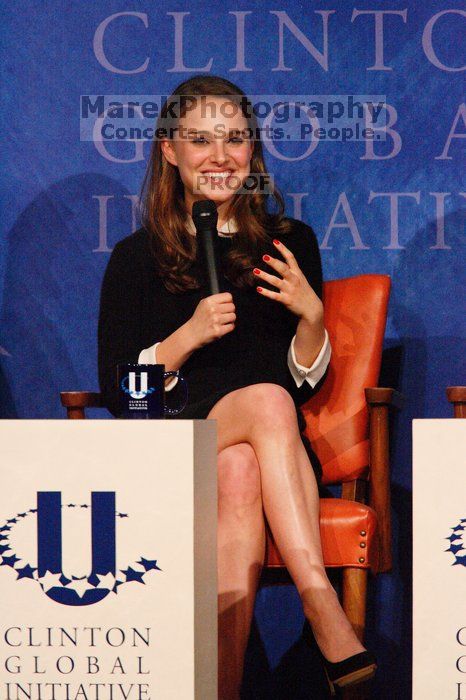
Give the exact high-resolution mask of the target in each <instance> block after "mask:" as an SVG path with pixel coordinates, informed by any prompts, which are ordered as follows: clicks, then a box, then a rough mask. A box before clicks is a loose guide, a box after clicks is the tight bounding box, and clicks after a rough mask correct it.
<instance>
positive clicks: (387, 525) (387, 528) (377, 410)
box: [364, 387, 404, 572]
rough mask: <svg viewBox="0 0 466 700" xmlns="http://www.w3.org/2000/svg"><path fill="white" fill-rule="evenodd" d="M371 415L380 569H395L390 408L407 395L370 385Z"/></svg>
mask: <svg viewBox="0 0 466 700" xmlns="http://www.w3.org/2000/svg"><path fill="white" fill-rule="evenodd" d="M364 392H365V395H366V401H367V403H368V406H369V414H370V423H369V425H370V428H369V436H370V501H369V503H370V505H371V507H372V508H373V509H374V510H375V512H376V513H377V530H378V536H379V547H380V551H379V562H378V567H377V570H378V571H380V572H382V571H390V569H391V568H392V543H391V539H392V535H391V511H390V456H389V449H388V446H389V436H388V428H389V426H388V411H389V408H390V407H392V406H393V407H394V408H397V409H400V408H401V407H402V405H403V401H404V397H403V395H402V394H400V393H399V392H398V391H396V389H391V388H389V387H369V388H367V389H365V390H364Z"/></svg>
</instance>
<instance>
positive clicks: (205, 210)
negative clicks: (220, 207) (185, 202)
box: [192, 199, 218, 230]
mask: <svg viewBox="0 0 466 700" xmlns="http://www.w3.org/2000/svg"><path fill="white" fill-rule="evenodd" d="M192 217H193V221H194V225H195V227H196V229H197V230H203V229H212V228H214V229H216V228H217V221H218V213H217V207H216V206H215V202H213V201H212V200H211V199H202V200H201V201H197V202H194V204H193V210H192Z"/></svg>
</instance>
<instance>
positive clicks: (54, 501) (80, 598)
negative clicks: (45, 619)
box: [37, 491, 116, 605]
mask: <svg viewBox="0 0 466 700" xmlns="http://www.w3.org/2000/svg"><path fill="white" fill-rule="evenodd" d="M91 508H92V512H91V518H92V530H91V531H92V543H91V546H92V572H91V574H90V576H88V577H85V582H84V585H85V587H86V588H87V590H85V592H81V594H79V593H78V592H77V591H76V590H73V589H72V588H69V587H67V583H71V584H72V583H73V582H72V581H71V580H70V579H66V577H65V576H64V574H63V571H62V515H61V511H62V504H61V493H60V492H59V491H39V492H38V494H37V548H38V553H37V554H38V556H37V561H38V565H37V566H38V576H39V579H42V578H43V577H47V576H49V577H50V578H51V579H52V580H53V576H54V575H55V577H56V579H57V585H56V586H52V587H50V588H48V589H47V590H46V589H45V587H44V592H45V593H46V595H47V596H48V597H49V598H51V599H52V600H54V601H55V602H57V603H62V604H63V605H92V604H93V603H98V602H99V601H100V600H103V598H105V597H106V596H107V595H108V594H109V593H110V589H109V588H97V586H98V585H99V583H100V581H101V578H100V577H105V576H107V574H111V575H112V576H113V577H115V574H116V537H115V530H116V526H115V492H114V491H102V492H92V500H91ZM47 572H49V573H47ZM76 580H82V579H76ZM58 581H59V582H58ZM86 584H87V586H86Z"/></svg>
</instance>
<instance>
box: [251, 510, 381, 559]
mask: <svg viewBox="0 0 466 700" xmlns="http://www.w3.org/2000/svg"><path fill="white" fill-rule="evenodd" d="M320 534H321V539H322V549H323V554H324V563H325V566H328V567H346V566H352V567H357V568H363V569H368V568H371V569H375V568H376V566H377V560H376V557H377V537H376V534H377V516H376V514H375V511H374V510H372V508H370V507H369V506H366V505H364V504H363V503H357V502H356V501H347V500H343V499H341V498H321V500H320ZM266 551H267V554H266V563H265V565H266V566H267V567H284V566H285V564H284V562H283V559H282V558H281V556H280V553H279V551H278V549H277V546H276V544H275V542H274V541H273V537H272V535H271V533H270V531H269V530H268V531H267V550H266Z"/></svg>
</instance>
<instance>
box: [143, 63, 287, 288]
mask: <svg viewBox="0 0 466 700" xmlns="http://www.w3.org/2000/svg"><path fill="white" fill-rule="evenodd" d="M197 95H199V96H202V95H205V96H216V95H218V96H223V95H228V96H229V97H230V96H231V101H232V102H235V103H236V104H238V105H239V106H240V107H241V109H242V112H243V115H244V116H245V118H246V119H247V121H248V128H249V129H251V130H252V131H251V133H252V134H253V139H254V142H253V143H254V149H253V152H252V157H251V162H250V171H251V173H263V174H264V175H267V170H266V167H265V163H264V157H263V151H262V142H261V141H260V139H259V138H258V137H257V131H256V129H257V122H256V119H255V115H254V113H253V110H252V106H251V103H250V102H249V100H248V98H247V97H246V95H245V94H244V92H243V91H242V90H240V89H239V88H238V87H237V86H236V85H234V84H233V83H231V82H229V81H228V80H225V79H224V78H220V77H217V76H205V75H196V76H193V77H192V78H190V79H189V80H186V81H185V82H183V83H181V84H180V85H178V87H177V88H176V89H175V90H174V92H173V93H172V95H171V96H170V97H169V98H168V99H167V100H166V102H165V103H164V105H163V107H162V110H161V112H160V116H159V119H158V121H157V126H156V128H157V129H160V128H166V125H167V123H169V124H171V126H172V128H173V126H175V125H176V121H177V119H178V118H179V117H183V116H184V115H185V114H186V109H187V106H188V104H189V96H197ZM180 96H181V97H180ZM182 96H187V97H188V100H186V98H183V97H182ZM174 102H175V103H176V105H177V106H178V110H179V111H178V113H177V115H176V117H171V114H172V111H171V110H170V105H172V104H173V103H174ZM191 104H192V102H191ZM162 124H163V127H162V126H161V125H162ZM158 133H159V134H160V133H162V132H161V131H159V132H158ZM269 198H271V199H272V200H274V202H275V206H276V211H272V212H270V211H268V203H269ZM284 209H285V207H284V203H283V198H282V196H281V194H280V192H279V191H278V190H277V189H276V188H275V187H273V188H272V192H271V194H265V193H262V192H259V191H253V192H251V193H248V194H240V193H238V194H235V195H234V197H233V198H232V201H231V203H230V206H229V209H228V215H229V216H234V218H235V220H236V222H237V224H238V232H237V233H235V234H234V236H235V246H234V248H232V249H231V250H229V251H228V253H227V254H226V256H225V259H224V271H225V275H226V276H227V278H228V279H229V280H230V282H231V283H232V284H233V285H235V286H236V287H243V288H244V287H249V286H253V285H254V283H255V279H254V275H253V274H252V269H253V267H254V266H255V265H257V260H256V259H255V258H256V254H257V251H258V250H259V247H260V244H261V243H264V242H266V241H270V236H269V235H268V233H267V231H273V234H274V235H277V236H278V235H283V233H286V231H287V230H289V228H290V226H289V222H288V221H287V220H286V219H285V218H284ZM141 214H142V217H141V218H142V224H143V226H144V227H145V228H146V229H147V230H148V231H149V234H150V241H151V250H152V254H153V256H154V262H155V266H156V269H157V271H158V273H159V275H160V276H161V278H162V280H163V283H164V284H165V287H166V288H167V289H168V290H169V291H171V292H182V291H185V290H188V289H197V288H199V287H200V282H199V280H198V278H197V277H196V275H195V274H194V273H193V271H192V270H191V272H190V269H191V267H192V265H193V264H194V262H195V260H196V255H197V252H196V246H197V242H196V237H195V236H192V235H190V234H189V232H188V231H187V228H186V217H187V212H186V207H185V203H184V187H183V183H182V181H181V178H180V175H179V171H178V168H177V167H176V166H174V165H172V164H171V163H169V162H168V161H167V160H166V158H165V157H164V156H163V154H162V148H161V139H160V138H157V137H156V138H154V141H153V143H152V149H151V154H150V159H149V163H148V166H147V170H146V174H145V176H144V180H143V183H142V189H141Z"/></svg>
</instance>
